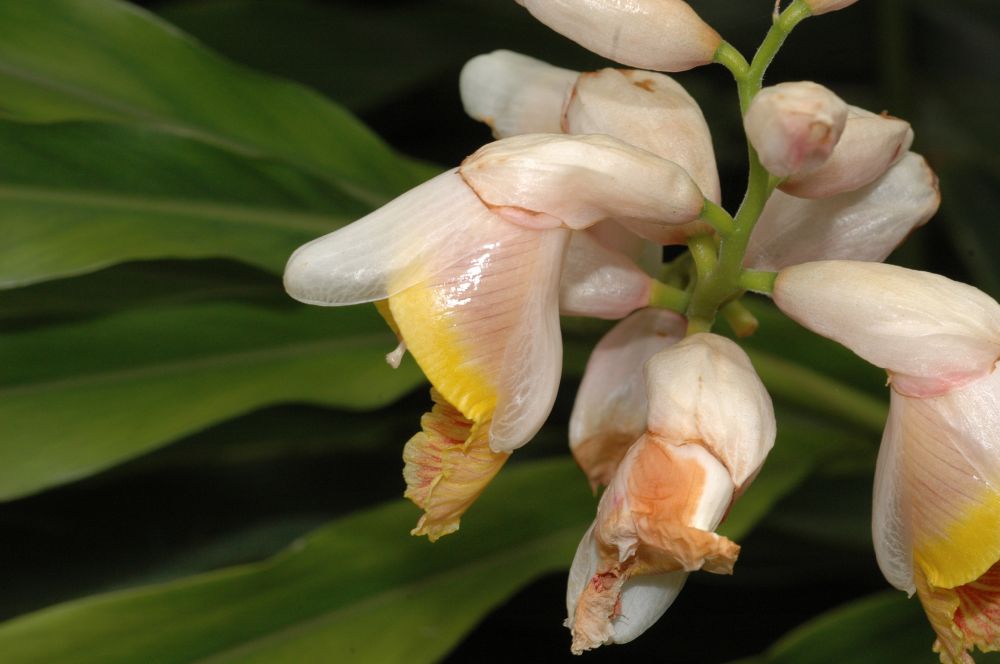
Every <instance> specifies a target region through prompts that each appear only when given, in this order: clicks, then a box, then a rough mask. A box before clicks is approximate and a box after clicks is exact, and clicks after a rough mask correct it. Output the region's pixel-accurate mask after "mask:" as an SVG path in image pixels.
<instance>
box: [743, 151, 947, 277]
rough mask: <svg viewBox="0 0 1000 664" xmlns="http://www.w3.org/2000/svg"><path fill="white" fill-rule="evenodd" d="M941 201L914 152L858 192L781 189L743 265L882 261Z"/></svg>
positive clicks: (760, 267) (763, 266) (772, 267)
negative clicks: (808, 193)
mask: <svg viewBox="0 0 1000 664" xmlns="http://www.w3.org/2000/svg"><path fill="white" fill-rule="evenodd" d="M940 202H941V194H940V192H939V191H938V185H937V177H936V176H935V175H934V172H933V171H932V170H931V169H930V167H929V166H928V165H927V162H926V160H924V158H923V157H921V156H920V155H918V154H916V153H913V152H910V153H907V155H906V156H905V157H904V158H903V159H902V160H900V161H899V163H897V164H896V165H894V166H893V167H892V168H890V169H889V170H888V171H887V172H886V173H885V175H883V176H882V177H881V178H879V179H878V180H876V181H875V182H873V183H872V184H870V185H868V186H866V187H863V188H861V189H858V190H856V191H851V192H847V193H843V194H839V195H837V196H832V197H829V198H819V199H807V198H797V197H795V196H789V195H788V194H785V193H782V192H781V191H776V192H774V193H773V194H772V195H771V198H770V199H769V200H768V202H767V205H766V206H765V207H764V212H763V214H761V217H760V221H758V222H757V225H756V226H755V227H754V231H753V235H751V237H750V244H749V246H748V247H747V253H746V257H745V259H744V264H745V265H746V266H747V267H751V268H754V269H757V270H780V269H781V268H783V267H788V266H789V265H795V264H797V263H806V262H808V261H816V260H825V259H833V258H845V259H847V258H849V259H851V260H859V261H882V260H885V258H886V257H887V256H888V255H889V254H890V253H891V252H892V250H893V249H895V248H896V247H897V246H898V245H899V243H900V242H902V241H903V240H904V239H906V237H907V236H908V235H909V234H910V233H911V232H912V231H913V229H915V228H917V227H918V226H922V225H923V224H925V223H927V221H928V220H929V219H930V218H931V217H933V216H934V213H935V212H937V209H938V205H939V204H940Z"/></svg>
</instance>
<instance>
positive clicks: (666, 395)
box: [646, 334, 775, 492]
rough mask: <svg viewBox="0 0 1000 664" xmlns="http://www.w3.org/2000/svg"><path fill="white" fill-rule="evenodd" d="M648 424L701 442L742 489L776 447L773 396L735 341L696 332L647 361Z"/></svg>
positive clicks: (660, 433) (668, 436)
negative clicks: (768, 392)
mask: <svg viewBox="0 0 1000 664" xmlns="http://www.w3.org/2000/svg"><path fill="white" fill-rule="evenodd" d="M646 393H647V395H648V397H649V416H648V423H647V424H648V427H649V430H650V431H651V432H653V433H654V434H657V435H658V436H662V437H664V438H665V439H666V440H672V441H685V442H692V443H694V442H698V443H700V444H702V445H704V446H705V447H707V448H708V449H710V450H711V451H712V452H713V453H714V454H715V456H716V457H718V458H719V459H720V460H721V461H722V462H723V463H724V464H725V465H726V467H727V468H728V469H729V473H730V475H731V476H732V479H733V482H734V483H735V484H736V486H737V487H738V489H739V492H742V491H743V490H744V489H745V488H746V486H747V485H748V484H749V482H750V481H752V480H753V478H754V477H755V476H756V474H757V472H758V471H759V470H760V467H761V465H762V464H763V463H764V459H765V458H766V457H767V453H768V452H769V451H770V450H771V448H772V447H773V446H774V436H775V421H774V408H773V406H772V405H771V398H770V396H768V394H767V390H766V389H765V388H764V384H763V383H761V381H760V378H758V377H757V373H756V372H755V371H754V369H753V366H752V365H751V364H750V358H748V357H747V355H746V353H745V352H744V351H743V349H741V348H740V347H739V346H738V345H736V344H735V343H734V342H732V341H730V340H729V339H726V338H724V337H720V336H718V335H714V334H695V335H692V336H690V337H688V338H686V339H685V340H684V341H681V342H680V343H678V344H675V345H673V346H671V347H669V348H667V349H666V350H663V351H660V352H659V353H657V354H656V355H655V356H654V357H653V358H652V359H651V360H649V362H647V363H646Z"/></svg>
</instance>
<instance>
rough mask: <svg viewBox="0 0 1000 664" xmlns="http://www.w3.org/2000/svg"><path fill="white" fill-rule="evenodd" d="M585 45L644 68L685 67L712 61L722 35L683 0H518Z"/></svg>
mask: <svg viewBox="0 0 1000 664" xmlns="http://www.w3.org/2000/svg"><path fill="white" fill-rule="evenodd" d="M517 3H518V4H520V5H522V6H523V7H525V8H526V9H527V10H528V11H529V12H531V14H532V15H533V16H534V17H535V18H537V19H538V20H539V21H541V22H542V23H544V24H545V25H547V26H549V27H550V28H552V29H553V30H555V31H556V32H558V33H559V34H561V35H564V36H566V37H568V38H570V39H572V40H573V41H575V42H576V43H578V44H580V45H581V46H583V47H584V48H586V49H588V50H591V51H593V52H594V53H597V54H598V55H602V56H604V57H606V58H608V59H610V60H614V61H615V62H620V63H622V64H624V65H628V66H630V67H639V68H641V69H654V70H657V71H685V70H687V69H691V68H692V67H697V66H699V65H704V64H708V63H709V62H711V61H712V59H713V58H714V57H715V51H716V50H717V49H718V48H719V45H720V44H721V43H722V37H720V36H719V34H718V33H717V32H716V31H715V30H713V29H712V28H711V27H709V26H708V24H706V23H705V22H704V21H703V20H701V18H700V17H699V16H698V14H696V13H695V11H694V10H693V9H691V7H690V5H688V4H687V3H686V2H683V1H682V0H630V1H629V2H621V1H620V0H588V1H587V2H580V1H579V0H517Z"/></svg>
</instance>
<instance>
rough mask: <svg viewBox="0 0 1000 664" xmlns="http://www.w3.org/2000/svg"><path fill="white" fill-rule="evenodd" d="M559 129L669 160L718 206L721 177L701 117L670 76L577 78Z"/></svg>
mask: <svg viewBox="0 0 1000 664" xmlns="http://www.w3.org/2000/svg"><path fill="white" fill-rule="evenodd" d="M563 129H564V130H565V131H566V132H567V133H570V134H608V135H609V136H614V137H615V138H617V139H619V140H622V141H625V142H626V143H629V144H630V145H634V146H636V147H638V148H642V149H643V150H648V151H649V152H652V153H653V154H655V155H657V156H658V157H662V158H663V159H667V160H669V161H672V162H674V163H676V164H678V165H680V166H681V167H682V168H683V169H684V170H686V171H687V172H688V173H689V174H690V175H691V177H692V178H693V179H694V181H695V182H696V183H698V186H699V187H700V188H701V191H702V193H703V194H704V195H705V198H708V199H709V200H711V201H713V202H716V203H718V202H719V197H720V190H719V173H718V170H717V169H716V167H715V153H714V151H713V149H712V136H711V134H710V133H709V130H708V125H707V124H706V123H705V116H704V115H702V113H701V109H700V108H699V107H698V103H697V102H696V101H695V100H694V99H693V98H692V97H691V95H689V94H688V93H687V91H686V90H685V89H684V88H683V87H682V86H681V85H680V84H679V83H678V82H677V81H675V80H673V79H672V78H670V77H669V76H666V75H664V74H657V73H654V72H648V71H637V70H634V69H602V70H600V71H597V72H592V73H583V74H580V78H579V79H578V80H577V82H576V85H575V86H574V87H573V89H572V92H571V93H570V97H569V101H568V102H567V104H566V111H565V116H564V119H563Z"/></svg>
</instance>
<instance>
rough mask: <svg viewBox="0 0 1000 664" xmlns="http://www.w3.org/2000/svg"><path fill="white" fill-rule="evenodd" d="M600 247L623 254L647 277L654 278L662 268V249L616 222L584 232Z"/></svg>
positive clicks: (607, 222)
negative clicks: (647, 275)
mask: <svg viewBox="0 0 1000 664" xmlns="http://www.w3.org/2000/svg"><path fill="white" fill-rule="evenodd" d="M586 232H587V233H588V234H589V235H590V236H591V237H592V238H594V239H595V240H597V241H598V242H599V243H600V244H601V246H603V247H606V248H607V249H610V250H612V251H617V252H619V253H621V254H624V255H625V256H627V257H628V258H629V259H631V260H632V261H634V262H635V264H636V265H638V266H639V267H640V268H642V270H643V271H644V272H645V273H646V274H649V275H652V276H656V275H658V274H659V273H660V268H662V267H663V247H661V246H660V245H658V244H656V243H655V242H650V241H649V240H645V239H643V238H641V237H639V236H638V235H636V234H635V233H633V232H632V231H630V230H629V229H627V228H625V227H624V226H622V225H621V224H619V223H618V222H617V221H614V220H611V219H609V220H607V221H601V222H598V223H596V224H594V225H593V226H591V227H590V228H588V229H587V230H586Z"/></svg>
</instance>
